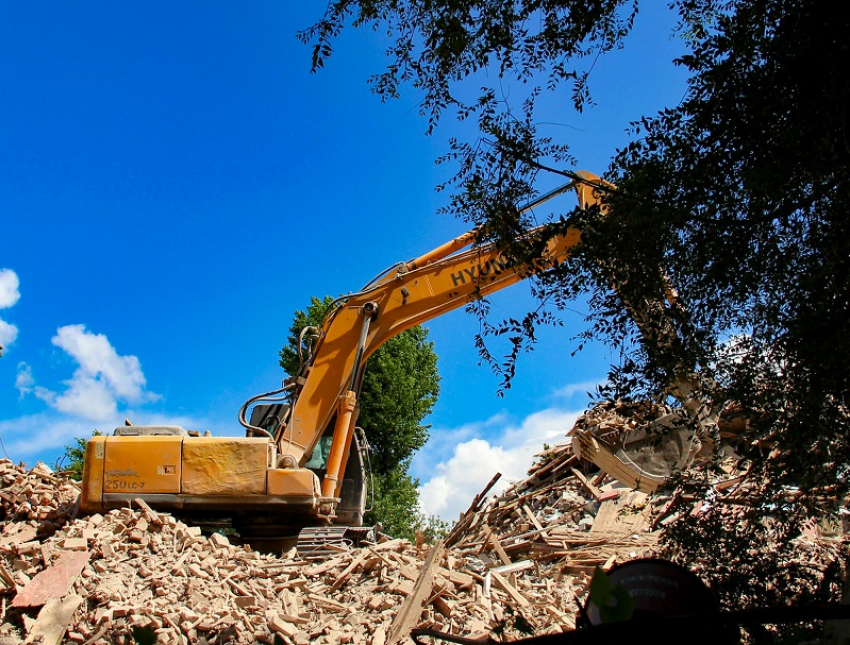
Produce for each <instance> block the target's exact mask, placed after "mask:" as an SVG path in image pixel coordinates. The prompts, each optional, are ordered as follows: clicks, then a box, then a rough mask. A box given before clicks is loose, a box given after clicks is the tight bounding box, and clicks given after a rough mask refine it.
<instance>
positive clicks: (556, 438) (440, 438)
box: [414, 408, 581, 520]
mask: <svg viewBox="0 0 850 645" xmlns="http://www.w3.org/2000/svg"><path fill="white" fill-rule="evenodd" d="M579 414H581V413H580V412H578V411H570V410H562V409H557V408H548V409H545V410H541V411H539V412H535V413H534V414H531V415H529V416H528V417H526V418H525V419H523V420H522V422H521V423H518V424H517V423H511V422H510V420H509V419H508V418H507V417H506V416H505V415H498V416H495V417H492V418H490V419H488V420H486V421H483V422H480V423H478V424H469V425H467V426H463V427H461V428H459V429H458V430H452V429H445V430H432V432H431V435H432V441H435V442H436V443H437V444H438V446H437V450H438V452H443V451H442V450H440V447H439V446H440V444H443V445H445V444H447V443H449V442H450V443H451V444H452V445H453V448H452V449H451V451H450V454H448V455H446V456H445V457H444V458H443V459H442V460H441V461H439V463H436V464H433V465H429V466H428V467H427V472H434V473H436V475H435V476H434V477H432V478H431V479H429V480H428V481H425V482H424V483H423V485H422V487H421V488H420V492H419V501H420V505H421V507H422V511H423V512H424V513H425V514H426V515H437V516H439V517H441V518H443V519H445V520H456V519H457V518H458V516H459V514H460V513H461V512H463V511H465V510H466V509H467V508H469V505H470V504H471V503H472V500H473V499H474V498H475V496H476V495H477V494H478V493H480V492H481V490H482V489H483V488H484V486H486V485H487V482H489V481H490V479H492V477H493V476H494V475H495V474H496V473H497V472H498V473H501V474H502V477H501V479H500V480H499V483H498V484H497V485H496V486H495V487H494V488H493V489H492V490H491V494H495V493H498V492H501V491H503V490H504V489H505V488H507V486H508V485H509V484H510V483H512V482H514V481H518V480H520V479H522V478H524V477H525V476H526V474H527V472H528V469H529V467H530V466H531V464H532V459H533V456H534V454H535V453H537V452H540V450H541V449H542V448H543V444H544V443H549V444H556V443H561V442H563V441H566V433H567V431H568V430H570V428H572V426H573V424H574V423H575V420H576V419H577V418H578V416H579ZM470 431H473V432H474V433H475V434H476V435H478V436H475V437H471V438H468V435H469V434H470ZM458 435H460V436H458ZM484 435H486V437H487V438H484ZM461 437H462V438H461ZM429 452H431V450H430V443H429V445H428V446H426V448H425V450H423V453H422V454H423V455H427V453H429ZM424 460H426V461H427V460H428V457H427V456H425V457H424ZM417 461H420V458H419V455H417V457H416V458H415V460H414V463H416V462H417ZM417 469H418V470H420V471H421V470H423V469H422V468H421V467H420V466H419V465H418V464H417Z"/></svg>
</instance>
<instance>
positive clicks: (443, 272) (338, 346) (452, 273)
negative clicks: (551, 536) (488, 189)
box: [81, 173, 701, 536]
mask: <svg viewBox="0 0 850 645" xmlns="http://www.w3.org/2000/svg"><path fill="white" fill-rule="evenodd" d="M612 188H613V186H611V185H610V184H607V183H606V182H604V181H602V180H601V179H600V178H599V177H596V176H595V175H592V174H590V173H577V174H576V177H575V181H573V182H572V183H570V184H568V185H566V186H564V187H562V188H560V189H558V190H556V191H552V192H551V193H549V194H547V195H544V196H543V197H541V198H540V199H538V200H537V201H535V202H534V203H533V204H530V205H529V206H528V207H527V208H532V207H534V206H536V205H538V204H540V203H542V202H543V201H545V200H546V199H550V198H551V197H554V196H555V195H557V194H560V193H563V192H566V191H568V190H576V191H577V193H578V196H579V201H580V204H581V205H582V206H583V207H587V206H589V205H596V204H599V203H600V191H601V190H610V189H612ZM482 237H483V235H482V231H481V230H473V231H470V232H468V233H466V234H464V235H461V236H460V237H457V238H455V239H453V240H451V241H449V242H447V243H446V244H443V245H441V246H439V247H438V248H436V249H434V250H432V251H430V252H428V253H426V254H424V255H422V256H420V257H418V258H415V259H414V260H411V261H409V262H404V263H401V264H399V265H396V266H395V267H393V268H392V269H390V270H389V271H386V272H384V273H383V274H381V275H380V276H379V277H377V278H376V279H374V280H373V281H371V282H370V283H369V284H367V285H366V286H365V287H364V288H362V289H361V290H360V291H358V292H356V293H352V294H350V295H348V296H345V297H344V298H340V299H339V300H337V301H336V302H335V303H334V305H333V306H332V308H331V310H330V313H329V315H328V316H327V317H326V319H325V320H324V323H323V324H322V326H321V328H320V329H319V330H317V333H316V336H317V338H316V341H315V344H314V346H313V349H312V352H311V354H310V356H309V357H308V358H307V359H306V360H305V361H304V362H303V365H302V369H301V370H300V371H299V373H298V374H297V375H294V377H293V378H291V379H288V382H287V384H286V385H285V386H284V387H283V388H282V389H280V390H277V391H276V392H272V393H267V394H265V395H260V396H258V397H254V398H253V399H251V400H249V401H248V402H247V403H246V404H245V405H244V406H243V408H242V410H241V411H240V422H241V423H242V424H243V425H244V426H245V427H246V428H247V429H248V436H247V437H241V438H239V437H220V438H216V437H208V436H203V437H201V436H199V434H198V433H193V432H190V431H186V430H184V429H183V428H180V427H173V426H167V427H166V426H132V427H126V428H118V429H116V433H115V436H111V437H93V438H92V439H91V440H90V441H89V444H88V446H87V449H86V458H85V462H84V472H83V486H82V488H83V495H82V502H81V503H82V508H83V510H86V511H90V512H96V511H101V510H105V509H109V508H115V507H118V506H122V505H124V504H126V503H131V502H133V500H135V499H136V498H141V499H142V500H144V501H145V502H146V503H148V504H150V505H151V506H153V507H155V508H163V509H174V510H179V511H182V512H184V513H188V514H192V513H197V514H204V516H210V517H212V520H213V521H218V520H219V519H220V518H222V517H228V518H230V519H231V521H232V524H233V525H234V526H237V521H238V527H240V528H239V530H240V532H242V534H243V535H246V532H245V531H253V532H254V534H256V535H263V536H277V535H281V534H282V532H283V531H288V530H290V529H292V528H298V527H304V526H307V525H310V524H322V523H325V524H326V523H333V522H339V523H343V524H349V523H353V524H354V525H357V523H358V522H361V521H362V515H363V496H362V490H363V478H362V467H361V468H360V469H359V476H358V477H359V479H358V478H354V477H353V476H352V475H351V473H354V472H355V471H357V470H358V469H356V468H353V467H352V468H349V469H348V470H347V465H348V462H349V460H350V459H351V458H352V456H355V457H358V459H359V453H358V451H357V450H356V446H355V445H354V433H355V424H356V422H357V415H358V411H359V399H358V397H359V392H360V385H361V381H362V377H363V370H364V368H365V365H366V362H367V360H368V359H369V357H370V355H371V354H372V353H373V352H374V351H375V350H376V349H377V348H378V347H380V346H381V344H383V343H384V342H386V341H387V340H389V339H390V338H392V337H393V336H396V335H397V334H399V333H401V332H403V331H404V330H406V329H409V328H411V327H413V326H415V325H418V324H420V323H424V322H427V321H429V320H432V319H434V318H436V317H437V316H440V315H442V314H444V313H447V312H449V311H451V310H453V309H457V308H458V307H461V306H464V305H466V304H468V303H469V302H470V301H472V300H474V299H476V298H480V297H484V296H487V295H489V294H491V293H494V292H496V291H498V290H500V289H503V288H505V287H508V286H510V285H512V284H514V283H516V282H518V281H520V280H523V279H525V278H528V277H529V276H532V275H535V274H538V273H540V272H542V271H546V270H547V269H550V268H551V267H553V266H555V265H556V264H558V263H561V262H563V261H564V260H565V259H566V258H567V257H568V256H569V255H570V253H571V252H572V251H573V250H574V249H575V247H576V245H577V244H578V243H579V242H580V238H581V235H580V231H579V230H578V229H575V228H570V229H567V230H563V229H554V228H549V227H548V226H543V227H540V228H536V229H532V230H531V231H529V232H527V233H525V234H524V236H521V237H519V239H518V240H517V241H518V242H520V243H528V246H529V248H535V249H538V250H539V254H538V255H537V259H536V260H533V261H531V262H527V263H521V264H517V263H515V262H514V261H512V260H511V259H509V258H508V257H507V256H506V255H504V254H502V253H501V252H500V251H499V249H498V248H497V247H496V246H495V245H493V244H487V243H477V242H479V241H480V239H481V238H482ZM650 305H651V303H650ZM637 310H642V306H641V307H638V308H637ZM638 313H639V311H638ZM638 323H639V325H640V320H639V319H638ZM673 333H674V332H673ZM674 385H676V386H677V387H676V389H677V391H679V392H685V391H686V390H688V388H689V387H690V385H691V382H690V380H689V379H687V378H685V379H680V381H679V382H677V383H674ZM260 401H265V402H266V403H265V405H260V404H259V402H260ZM255 403H257V405H256V406H255V408H254V411H253V412H254V413H257V412H258V411H259V412H260V414H259V415H256V414H252V420H251V422H249V421H247V420H246V418H245V414H246V412H247V409H248V407H249V406H250V405H253V404H255ZM261 408H265V410H261ZM700 409H701V408H699V406H697V407H696V408H695V412H698V411H699V410H700ZM272 411H273V414H272ZM255 416H257V417H258V420H256V421H254V417H255ZM269 417H273V418H274V419H275V420H274V421H273V422H271V423H269V422H268V418H269ZM259 418H262V420H259ZM320 440H321V447H322V448H323V450H322V451H317V450H316V448H317V446H319V444H320ZM328 440H330V441H329V444H330V450H329V454H327V455H325V454H324V448H326V447H327V445H326V444H327V443H328ZM597 445H598V444H597ZM601 448H602V450H600V451H598V452H599V454H603V456H605V450H604V446H601ZM314 452H315V453H317V454H319V453H321V457H322V458H323V459H321V460H317V458H316V455H315V454H314ZM325 457H326V458H325ZM590 458H591V459H593V458H594V457H593V456H591V457H590ZM319 461H321V462H322V463H321V465H317V464H318V462H319ZM618 463H621V462H618ZM320 478H321V479H320ZM346 480H348V481H354V482H355V484H353V485H351V484H348V485H346V484H345V483H344V482H345V481H346ZM357 481H359V482H360V483H359V484H357V483H356V482H357ZM358 486H359V488H357V487H358ZM353 488H357V490H360V491H361V493H359V495H360V496H359V498H358V493H355V494H350V493H351V491H352V489H353ZM341 500H342V503H341ZM352 500H353V501H352Z"/></svg>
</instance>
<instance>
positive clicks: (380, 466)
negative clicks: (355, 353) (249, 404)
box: [280, 297, 440, 538]
mask: <svg viewBox="0 0 850 645" xmlns="http://www.w3.org/2000/svg"><path fill="white" fill-rule="evenodd" d="M332 302H333V298H331V297H326V298H324V299H319V298H315V297H314V298H312V299H311V302H310V305H309V306H308V307H307V309H306V310H298V311H296V312H295V315H294V317H293V322H292V326H291V327H290V335H289V337H288V342H287V345H285V346H284V347H283V349H282V350H281V352H280V365H281V367H283V369H284V370H285V371H286V372H287V373H288V374H296V373H297V372H298V369H299V364H300V359H299V357H298V351H297V346H298V339H299V335H300V333H301V330H302V329H304V328H305V327H307V326H313V327H320V326H321V323H322V321H323V320H324V317H325V315H326V314H327V313H328V308H329V307H330V306H331V304H332ZM439 383H440V377H439V374H438V373H437V355H436V354H435V353H434V346H433V343H431V342H429V341H428V331H427V330H426V329H424V328H423V327H421V326H417V327H413V328H412V329H409V330H407V331H405V332H402V333H401V334H399V335H398V336H396V337H394V338H392V339H390V340H389V341H387V342H386V343H384V344H383V345H382V346H381V347H379V348H378V349H377V350H376V351H375V352H374V353H373V354H372V356H371V357H370V358H369V361H368V363H367V365H366V371H365V373H364V376H363V384H362V388H361V392H360V417H359V419H358V425H359V426H360V427H361V428H363V430H364V432H365V433H366V437H367V440H368V442H369V445H370V447H371V451H370V461H371V466H372V473H373V476H374V509H373V510H372V511H371V512H370V513H369V514H368V515H367V517H366V521H367V522H370V523H374V522H380V523H381V524H382V525H383V527H384V530H385V531H387V532H388V533H391V534H393V535H399V536H404V537H408V538H412V537H413V534H414V532H415V530H416V528H417V527H418V526H419V525H420V524H422V523H423V522H424V520H423V518H421V515H420V512H419V497H418V486H419V482H418V480H416V479H415V478H413V477H411V476H410V474H409V468H410V462H411V460H412V458H413V455H414V453H415V452H416V451H417V450H419V449H420V448H421V447H422V446H423V445H425V442H426V441H428V427H427V426H426V425H423V423H422V421H423V420H424V419H425V417H427V416H428V414H430V412H431V410H432V408H433V407H434V404H435V403H436V401H437V395H438V394H439V389H440V388H439Z"/></svg>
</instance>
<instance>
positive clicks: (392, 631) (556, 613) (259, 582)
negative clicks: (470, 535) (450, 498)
mask: <svg viewBox="0 0 850 645" xmlns="http://www.w3.org/2000/svg"><path fill="white" fill-rule="evenodd" d="M0 477H2V480H3V490H2V493H0V500H2V511H0V517H2V519H3V522H2V532H0V598H2V614H3V616H4V621H5V622H4V623H3V625H2V626H0V642H2V643H18V642H22V640H23V639H24V637H25V636H28V637H29V638H28V641H29V642H32V641H33V638H35V636H38V637H39V638H40V642H42V643H50V642H53V643H58V642H71V643H79V644H83V643H94V642H98V641H100V640H102V639H106V640H107V641H113V642H120V641H121V639H129V638H130V635H131V634H132V633H133V632H134V630H138V629H147V630H150V631H151V632H152V633H153V634H154V635H155V637H156V640H157V642H159V643H205V642H206V643H224V642H234V643H249V642H250V643H253V642H269V643H271V642H274V641H275V636H276V635H277V636H280V637H283V638H284V640H285V642H290V643H297V644H306V643H314V642H315V643H329V644H331V643H333V644H335V643H373V644H375V645H384V644H385V643H392V642H397V641H398V640H399V639H403V638H404V637H406V635H407V634H408V633H409V631H410V629H412V628H414V627H416V626H428V627H433V628H435V629H439V630H442V631H448V632H452V633H455V634H464V635H473V636H475V635H478V636H483V635H486V634H490V633H492V632H493V630H494V629H499V628H501V629H505V630H507V633H510V629H511V628H512V627H513V625H514V622H515V620H516V617H517V616H519V615H521V616H522V620H523V621H525V623H527V624H528V625H529V626H530V628H531V629H533V630H534V633H536V634H542V633H547V632H557V631H561V630H564V629H571V628H573V627H574V619H573V613H574V609H575V606H576V598H577V596H579V595H580V594H581V593H583V592H584V590H585V587H586V584H587V582H588V580H587V579H585V576H584V575H583V573H582V574H579V575H578V576H577V577H576V576H572V575H561V574H560V573H559V574H558V575H557V576H555V577H552V576H550V575H548V574H549V569H547V568H545V563H544V562H542V561H541V562H539V563H538V562H534V561H531V560H518V561H516V562H513V561H511V562H510V565H509V566H504V563H502V564H500V565H499V566H495V567H491V566H490V564H491V563H490V562H489V556H488V554H487V553H486V551H482V552H480V553H476V552H475V550H474V549H470V548H469V547H465V548H463V549H446V548H444V547H442V546H440V547H439V548H429V547H423V548H417V547H416V546H415V545H413V544H411V543H410V542H408V541H406V540H400V539H387V540H384V541H382V542H379V543H377V544H372V545H368V546H365V547H363V548H357V549H350V550H346V551H341V552H340V553H339V554H338V555H336V556H331V557H326V558H325V559H323V560H319V561H312V560H307V559H302V558H300V557H299V556H298V554H296V553H295V551H294V550H293V551H291V552H289V553H287V554H286V555H284V556H283V557H278V556H273V555H268V554H261V553H258V552H256V551H254V550H252V549H250V548H248V547H243V546H238V545H234V544H231V543H230V540H229V539H228V538H227V537H226V536H225V535H222V534H220V533H213V534H211V535H209V536H207V535H203V534H202V533H201V530H200V528H198V527H193V526H188V525H186V524H184V523H183V522H181V521H179V520H178V519H176V518H175V517H173V516H172V515H170V514H166V513H158V512H156V511H154V510H152V509H151V508H150V507H148V506H147V505H146V504H145V503H144V502H143V501H142V500H141V499H139V500H136V502H135V503H134V505H133V507H132V508H122V509H117V510H113V511H110V512H108V513H105V514H103V515H99V514H98V515H92V516H88V517H77V515H76V514H77V499H78V493H79V490H78V488H77V486H76V484H75V483H74V482H71V481H68V480H65V479H63V478H60V477H57V476H55V475H53V474H52V473H50V472H49V469H47V468H45V467H44V466H43V465H39V466H38V467H36V468H35V469H33V470H30V471H26V470H25V469H23V468H21V467H19V466H15V465H13V464H12V463H11V462H9V461H6V460H4V461H0ZM525 623H524V624H525Z"/></svg>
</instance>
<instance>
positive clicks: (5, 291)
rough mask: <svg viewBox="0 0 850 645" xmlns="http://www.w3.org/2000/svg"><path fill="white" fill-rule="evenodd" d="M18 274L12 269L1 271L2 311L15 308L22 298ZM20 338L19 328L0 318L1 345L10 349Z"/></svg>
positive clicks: (0, 293)
mask: <svg viewBox="0 0 850 645" xmlns="http://www.w3.org/2000/svg"><path fill="white" fill-rule="evenodd" d="M20 284H21V283H20V281H19V280H18V274H17V273H15V272H14V271H12V270H11V269H0V309H8V308H9V307H13V306H14V305H15V304H16V303H17V302H18V300H20V298H21V292H20V290H19V289H18V287H20ZM17 337H18V328H17V327H15V325H13V324H11V323H8V322H6V321H5V320H3V319H2V318H0V345H2V346H3V347H8V346H9V345H11V344H12V343H14V342H15V339H16V338H17Z"/></svg>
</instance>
